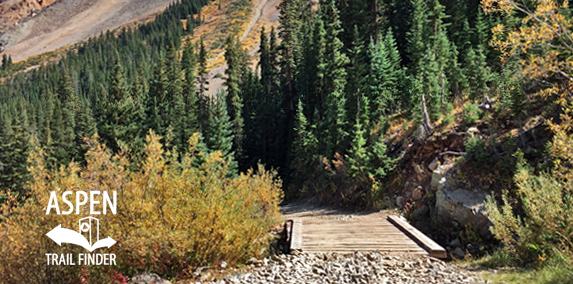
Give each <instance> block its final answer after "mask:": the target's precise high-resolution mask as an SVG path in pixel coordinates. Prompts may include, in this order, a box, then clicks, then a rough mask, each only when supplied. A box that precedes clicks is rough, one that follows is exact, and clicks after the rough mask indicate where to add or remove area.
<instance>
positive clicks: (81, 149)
mask: <svg viewBox="0 0 573 284" xmlns="http://www.w3.org/2000/svg"><path fill="white" fill-rule="evenodd" d="M75 121H76V128H75V129H74V132H75V134H76V147H77V156H76V157H75V159H76V160H77V161H84V156H85V154H86V152H87V150H88V147H87V145H86V143H85V141H84V139H85V138H91V137H92V136H93V135H94V134H95V133H96V132H97V128H96V122H95V120H94V118H93V116H92V113H91V111H90V108H89V106H88V105H87V104H86V103H85V102H80V105H79V107H78V110H77V112H76V117H75Z"/></svg>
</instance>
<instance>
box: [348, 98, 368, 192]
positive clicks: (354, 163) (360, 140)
mask: <svg viewBox="0 0 573 284" xmlns="http://www.w3.org/2000/svg"><path fill="white" fill-rule="evenodd" d="M370 128H371V125H370V102H369V99H368V96H366V95H361V96H360V97H359V109H358V112H357V113H356V124H355V125H354V135H353V139H352V143H351V148H350V150H349V153H348V155H347V160H348V175H349V176H350V177H352V178H354V179H357V180H359V181H365V180H364V179H365V178H367V177H368V173H369V172H370V168H369V166H370V164H371V163H370V158H371V155H370V154H369V153H368V145H367V143H368V141H369V140H370Z"/></svg>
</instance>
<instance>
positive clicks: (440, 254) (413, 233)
mask: <svg viewBox="0 0 573 284" xmlns="http://www.w3.org/2000/svg"><path fill="white" fill-rule="evenodd" d="M388 221H390V222H392V223H393V224H394V225H396V226H397V227H399V228H400V229H401V230H402V231H403V232H404V233H406V234H407V235H408V236H410V237H411V238H413V239H414V240H416V241H417V242H418V243H420V244H421V245H422V246H423V247H424V248H425V249H426V250H427V251H428V252H429V253H430V256H433V257H436V258H447V257H448V255H447V253H446V250H445V249H444V248H443V247H441V246H440V245H438V244H437V243H436V242H434V241H433V240H432V239H430V238H428V237H427V236H426V235H424V234H423V233H422V232H420V231H418V230H417V229H416V228H414V227H413V226H412V225H410V224H408V222H406V221H405V220H402V219H401V218H399V217H398V216H388Z"/></svg>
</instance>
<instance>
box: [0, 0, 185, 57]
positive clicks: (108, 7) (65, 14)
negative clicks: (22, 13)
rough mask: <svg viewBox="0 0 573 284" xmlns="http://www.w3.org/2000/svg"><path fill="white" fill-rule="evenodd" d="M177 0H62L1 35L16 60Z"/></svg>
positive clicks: (143, 15) (89, 35) (77, 40)
mask: <svg viewBox="0 0 573 284" xmlns="http://www.w3.org/2000/svg"><path fill="white" fill-rule="evenodd" d="M175 1H176V0H60V1H58V2H56V3H54V4H53V5H51V6H49V7H47V8H45V9H44V10H43V11H42V13H40V14H38V15H36V16H34V17H28V18H26V19H25V20H23V21H22V22H21V23H20V24H18V25H17V26H14V27H12V28H11V29H10V30H9V31H7V32H6V33H4V34H3V35H2V36H0V41H1V42H3V43H4V44H5V45H6V50H5V53H7V54H10V55H12V58H13V59H14V60H15V61H18V60H23V59H26V58H28V57H30V56H34V55H39V54H42V53H45V52H48V51H53V50H56V49H59V48H62V47H65V46H68V45H71V44H75V43H78V42H80V41H83V40H87V39H89V38H90V37H93V36H96V35H99V34H100V33H101V32H105V31H107V30H110V29H115V28H117V27H119V26H122V25H124V24H127V23H130V22H133V21H135V20H138V19H141V18H142V17H145V16H148V15H151V14H154V13H156V12H158V11H160V10H161V9H164V8H165V7H167V6H168V5H169V4H171V3H173V2H175Z"/></svg>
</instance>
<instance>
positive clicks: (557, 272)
mask: <svg viewBox="0 0 573 284" xmlns="http://www.w3.org/2000/svg"><path fill="white" fill-rule="evenodd" d="M482 277H483V278H484V279H486V280H489V281H492V283H505V284H512V283H515V284H525V283H528V284H570V283H573V270H572V269H571V268H567V267H565V266H561V265H559V266H554V267H544V268H541V269H515V270H509V271H497V272H490V271H488V272H484V273H483V274H482Z"/></svg>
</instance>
